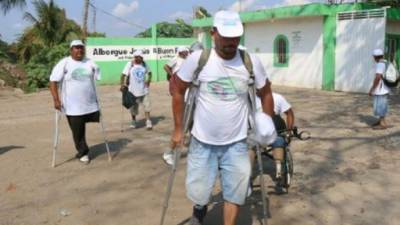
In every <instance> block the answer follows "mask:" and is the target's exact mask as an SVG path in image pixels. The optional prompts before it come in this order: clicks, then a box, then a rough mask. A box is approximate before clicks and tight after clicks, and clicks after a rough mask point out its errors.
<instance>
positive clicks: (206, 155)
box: [186, 137, 218, 225]
mask: <svg viewBox="0 0 400 225" xmlns="http://www.w3.org/2000/svg"><path fill="white" fill-rule="evenodd" d="M216 151H218V150H217V149H215V147H214V146H212V145H207V144H204V143H201V142H200V141H198V140H196V139H195V138H194V137H192V139H191V141H190V146H189V152H188V155H187V175H186V191H187V193H186V194H187V197H188V198H189V199H190V200H191V201H192V202H193V203H194V205H195V206H194V207H193V215H192V218H191V221H190V225H200V224H202V223H203V219H204V217H205V215H206V212H207V204H208V202H209V200H210V197H211V193H212V190H213V187H214V184H215V180H216V178H217V176H218V159H217V156H216Z"/></svg>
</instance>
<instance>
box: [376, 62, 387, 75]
mask: <svg viewBox="0 0 400 225" xmlns="http://www.w3.org/2000/svg"><path fill="white" fill-rule="evenodd" d="M385 70H386V65H385V63H383V62H379V63H377V64H376V69H375V73H377V74H384V73H385Z"/></svg>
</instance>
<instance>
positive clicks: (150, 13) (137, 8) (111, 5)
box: [0, 0, 322, 43]
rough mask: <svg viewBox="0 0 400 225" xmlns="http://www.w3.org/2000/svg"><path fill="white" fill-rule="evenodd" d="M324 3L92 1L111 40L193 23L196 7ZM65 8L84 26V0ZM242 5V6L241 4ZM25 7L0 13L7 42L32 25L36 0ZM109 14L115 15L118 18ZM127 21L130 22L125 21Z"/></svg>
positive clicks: (69, 1)
mask: <svg viewBox="0 0 400 225" xmlns="http://www.w3.org/2000/svg"><path fill="white" fill-rule="evenodd" d="M318 1H322V0H241V1H237V0H145V1H143V0H115V1H114V0H91V3H92V4H93V5H95V6H96V7H97V8H98V10H97V12H96V31H97V32H103V33H106V35H107V37H133V36H134V35H135V34H137V33H140V32H141V31H143V30H144V29H145V28H148V27H150V26H151V25H152V24H154V23H157V22H162V21H168V22H173V21H175V19H176V18H182V19H184V20H185V21H187V22H190V21H191V19H192V15H193V8H194V7H196V6H202V7H204V8H206V9H207V11H208V12H210V13H211V14H214V13H215V12H216V11H218V10H220V9H229V10H236V11H238V10H239V8H240V9H241V11H252V10H257V9H263V8H271V7H279V6H284V5H295V4H307V3H311V2H318ZM54 2H55V3H56V4H57V5H58V6H59V7H60V8H64V9H65V10H66V13H67V17H68V18H70V19H73V20H75V21H76V22H77V23H78V24H82V17H83V2H84V1H83V0H63V1H62V0H54ZM239 2H240V3H239ZM27 3H28V4H27V5H26V6H25V7H24V8H22V9H21V8H19V7H17V8H14V9H12V10H11V11H10V12H8V13H7V14H6V15H4V14H3V13H2V12H0V24H1V27H0V35H1V37H0V38H1V39H2V40H4V41H6V42H9V43H11V42H13V41H15V40H16V39H17V38H18V37H19V35H20V34H21V33H22V32H23V30H24V29H25V28H26V27H27V26H29V25H31V24H30V23H29V22H27V21H25V20H24V19H23V15H24V13H25V12H30V13H32V14H33V15H35V13H34V8H33V5H32V1H30V0H27ZM108 14H112V15H115V16H117V17H119V18H121V19H116V18H114V17H112V16H109V15H108ZM92 16H93V13H92V11H90V12H89V22H88V23H89V31H91V32H92V31H94V26H93V22H92V21H93V17H92ZM122 20H124V21H127V22H123V21H122Z"/></svg>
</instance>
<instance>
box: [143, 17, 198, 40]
mask: <svg viewBox="0 0 400 225" xmlns="http://www.w3.org/2000/svg"><path fill="white" fill-rule="evenodd" d="M192 36H193V27H192V26H191V25H189V24H187V23H185V21H183V20H182V19H177V20H176V23H168V22H161V23H158V24H157V37H175V38H188V37H192ZM136 37H143V38H144V37H151V28H148V29H146V30H145V31H143V32H141V33H139V34H137V35H136Z"/></svg>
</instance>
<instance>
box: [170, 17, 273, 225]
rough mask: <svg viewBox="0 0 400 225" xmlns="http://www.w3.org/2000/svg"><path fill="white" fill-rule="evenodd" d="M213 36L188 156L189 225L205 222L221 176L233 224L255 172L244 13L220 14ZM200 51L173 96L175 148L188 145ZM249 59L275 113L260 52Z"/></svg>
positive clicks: (266, 105)
mask: <svg viewBox="0 0 400 225" xmlns="http://www.w3.org/2000/svg"><path fill="white" fill-rule="evenodd" d="M211 35H212V37H213V40H214V46H215V47H214V48H213V49H211V53H210V56H209V59H208V61H207V63H206V64H205V65H204V67H203V69H202V71H201V72H200V73H199V76H198V80H199V82H200V87H199V94H198V96H197V99H196V108H195V111H194V119H193V128H192V130H191V133H192V139H191V140H190V146H189V151H188V156H187V176H186V190H187V196H188V198H189V199H190V200H191V201H192V202H193V203H194V207H193V215H192V218H191V221H190V224H191V225H201V224H203V220H204V217H205V215H206V212H207V204H208V202H209V199H210V196H211V193H212V190H213V186H214V183H215V180H216V179H217V177H220V179H221V184H222V186H221V188H222V194H223V198H224V209H223V218H224V225H234V224H235V222H236V218H237V215H238V212H239V207H240V205H243V204H244V203H245V199H246V194H247V189H248V185H249V179H250V173H251V168H250V159H249V156H248V146H247V142H246V139H247V132H248V119H249V113H250V109H249V105H248V88H249V87H248V80H249V78H250V75H249V72H248V71H247V70H246V68H245V66H244V63H243V60H242V59H241V56H240V54H239V51H238V45H239V42H240V37H241V36H242V35H243V25H242V22H241V20H240V17H239V14H238V13H236V12H231V11H219V12H217V13H216V14H215V16H214V24H213V29H212V31H211ZM201 53H202V51H196V52H194V53H192V54H190V55H189V57H188V58H187V59H186V60H185V61H184V62H183V64H182V67H181V68H180V70H179V71H178V72H177V76H176V77H177V79H176V88H174V90H173V91H174V92H173V95H172V98H173V114H174V122H175V124H174V125H175V127H174V131H173V134H172V138H171V144H172V147H173V148H175V147H176V146H178V145H179V146H181V145H182V144H183V136H184V134H183V131H182V118H183V111H184V94H185V91H186V89H187V88H188V86H189V85H190V83H191V82H192V81H193V75H194V72H195V70H196V68H197V65H198V62H199V59H200V56H201ZM250 57H251V62H252V64H253V71H254V76H255V86H256V88H257V89H258V91H259V93H260V97H261V100H262V107H263V111H264V112H266V113H267V114H269V115H271V116H272V115H273V99H272V92H271V87H270V82H269V79H268V77H267V74H266V72H265V70H264V67H263V65H262V64H261V62H260V60H259V59H258V58H257V57H256V56H255V55H250Z"/></svg>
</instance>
